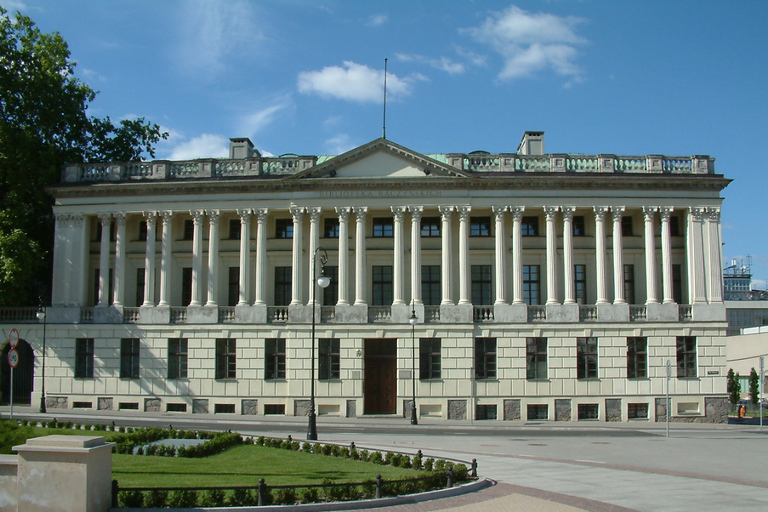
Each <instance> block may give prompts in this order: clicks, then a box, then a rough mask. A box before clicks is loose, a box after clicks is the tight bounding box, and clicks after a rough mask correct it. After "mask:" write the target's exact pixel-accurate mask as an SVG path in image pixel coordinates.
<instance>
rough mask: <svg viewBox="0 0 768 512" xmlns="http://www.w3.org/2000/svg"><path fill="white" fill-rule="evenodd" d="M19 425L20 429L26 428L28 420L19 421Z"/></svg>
mask: <svg viewBox="0 0 768 512" xmlns="http://www.w3.org/2000/svg"><path fill="white" fill-rule="evenodd" d="M19 425H21V426H22V427H26V426H27V425H29V420H21V421H19Z"/></svg>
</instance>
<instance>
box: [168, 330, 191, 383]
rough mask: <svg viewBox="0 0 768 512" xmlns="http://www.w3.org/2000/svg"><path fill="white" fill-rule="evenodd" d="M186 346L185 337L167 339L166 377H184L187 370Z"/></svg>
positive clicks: (187, 352)
mask: <svg viewBox="0 0 768 512" xmlns="http://www.w3.org/2000/svg"><path fill="white" fill-rule="evenodd" d="M188 354H189V351H188V348H187V339H186V338H170V339H169V340H168V378H169V379H186V378H187V371H188V365H187V361H188Z"/></svg>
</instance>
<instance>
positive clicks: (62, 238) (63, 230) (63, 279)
mask: <svg viewBox="0 0 768 512" xmlns="http://www.w3.org/2000/svg"><path fill="white" fill-rule="evenodd" d="M69 217H70V216H69V214H66V213H55V214H54V218H55V224H54V235H53V290H51V292H52V293H51V304H52V305H53V306H66V305H67V304H69V302H70V290H71V286H72V284H73V282H72V279H73V277H74V275H73V273H72V269H71V268H70V265H71V263H72V258H71V256H70V253H71V244H72V243H73V241H72V236H71V233H70V231H71V227H70V226H71V222H70V219H69Z"/></svg>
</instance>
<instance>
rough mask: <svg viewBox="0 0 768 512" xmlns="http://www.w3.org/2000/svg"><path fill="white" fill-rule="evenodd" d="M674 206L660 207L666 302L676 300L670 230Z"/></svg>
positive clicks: (663, 283)
mask: <svg viewBox="0 0 768 512" xmlns="http://www.w3.org/2000/svg"><path fill="white" fill-rule="evenodd" d="M673 210H674V208H672V207H671V206H666V207H663V208H659V217H660V218H661V271H662V275H661V284H662V288H663V290H662V292H663V294H664V304H672V303H673V302H675V298H674V294H673V292H672V239H671V237H670V232H669V217H670V216H671V215H672V211H673Z"/></svg>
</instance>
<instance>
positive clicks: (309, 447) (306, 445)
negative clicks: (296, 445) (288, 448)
mask: <svg viewBox="0 0 768 512" xmlns="http://www.w3.org/2000/svg"><path fill="white" fill-rule="evenodd" d="M301 451H303V452H304V453H312V443H310V442H309V441H304V442H303V443H302V445H301Z"/></svg>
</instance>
